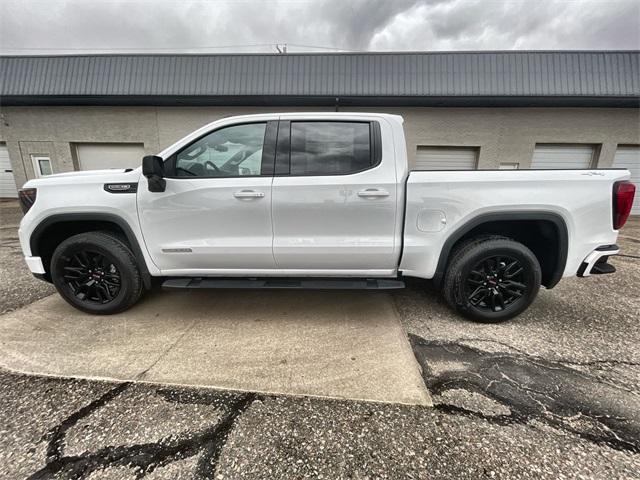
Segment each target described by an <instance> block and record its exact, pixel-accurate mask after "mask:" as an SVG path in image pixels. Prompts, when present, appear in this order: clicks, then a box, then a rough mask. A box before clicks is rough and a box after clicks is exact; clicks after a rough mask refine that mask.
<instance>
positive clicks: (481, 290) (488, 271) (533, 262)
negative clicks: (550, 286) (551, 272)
mask: <svg viewBox="0 0 640 480" xmlns="http://www.w3.org/2000/svg"><path fill="white" fill-rule="evenodd" d="M541 276H542V272H541V270H540V263H539V262H538V259H537V258H536V256H535V255H534V254H533V252H532V251H531V250H529V249H528V248H527V247H526V246H524V245H523V244H521V243H519V242H516V241H514V240H511V239H508V238H505V237H498V236H484V237H480V238H477V239H473V240H471V241H468V242H466V243H464V244H462V245H461V246H460V247H459V248H458V249H456V250H455V251H454V252H453V254H452V258H451V260H450V263H449V266H448V268H447V272H446V274H445V278H444V285H443V291H444V292H443V293H444V296H445V299H446V300H447V303H448V304H449V305H450V306H451V307H452V308H454V309H455V310H456V311H458V312H459V313H461V314H462V315H463V316H465V317H467V318H469V319H471V320H474V321H477V322H483V323H498V322H503V321H505V320H508V319H510V318H513V317H515V316H517V315H519V314H521V313H522V312H523V311H525V310H526V309H527V307H529V305H531V302H533V300H534V299H535V298H536V296H537V295H538V291H539V290H540V281H541Z"/></svg>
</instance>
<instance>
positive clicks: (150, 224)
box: [138, 121, 277, 275]
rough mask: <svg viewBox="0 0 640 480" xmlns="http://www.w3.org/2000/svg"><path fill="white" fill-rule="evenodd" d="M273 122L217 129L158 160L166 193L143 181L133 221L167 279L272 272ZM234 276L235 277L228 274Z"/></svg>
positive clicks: (275, 126) (273, 263)
mask: <svg viewBox="0 0 640 480" xmlns="http://www.w3.org/2000/svg"><path fill="white" fill-rule="evenodd" d="M276 133H277V121H272V122H258V123H245V124H239V125H231V126H226V127H222V128H220V129H218V130H215V131H213V132H210V133H208V134H207V135H205V136H203V137H201V138H199V139H198V140H196V141H194V142H193V143H191V144H190V145H187V146H186V147H184V148H183V149H182V150H181V151H179V152H177V153H175V154H174V155H172V156H171V157H170V158H168V159H167V160H166V161H165V174H166V177H165V180H166V189H165V191H164V192H149V190H148V188H147V186H146V180H145V179H144V177H143V178H142V180H141V188H139V190H138V215H139V217H140V224H141V227H142V233H143V236H144V239H145V243H146V245H147V248H148V250H149V253H150V255H151V257H152V259H153V261H154V263H155V264H156V265H157V266H158V268H160V269H161V270H162V271H163V273H165V274H167V275H179V274H198V273H203V274H206V273H221V274H224V273H225V272H228V273H230V274H231V273H242V272H241V271H242V270H251V271H252V272H253V271H255V270H260V269H269V270H271V269H273V268H274V267H275V262H274V259H273V251H272V240H273V231H272V226H271V181H272V178H273V162H274V155H275V138H276ZM234 270H239V271H240V272H233V271H234Z"/></svg>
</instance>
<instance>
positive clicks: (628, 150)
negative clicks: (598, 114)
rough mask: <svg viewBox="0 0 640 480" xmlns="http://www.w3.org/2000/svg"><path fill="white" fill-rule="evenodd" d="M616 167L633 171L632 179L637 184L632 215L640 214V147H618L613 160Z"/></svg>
mask: <svg viewBox="0 0 640 480" xmlns="http://www.w3.org/2000/svg"><path fill="white" fill-rule="evenodd" d="M613 166H614V168H626V169H627V170H629V171H630V172H631V181H632V182H633V183H634V184H635V186H636V196H635V199H634V200H633V208H632V209H631V214H632V215H640V147H635V146H634V147H631V146H629V147H618V149H617V150H616V157H615V159H614V161H613Z"/></svg>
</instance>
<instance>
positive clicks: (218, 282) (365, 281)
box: [162, 277, 405, 290]
mask: <svg viewBox="0 0 640 480" xmlns="http://www.w3.org/2000/svg"><path fill="white" fill-rule="evenodd" d="M404 286H405V285H404V282H403V281H402V280H393V279H386V278H214V277H208V278H200V277H195V278H191V277H189V278H170V279H168V280H165V281H164V283H163V284H162V288H168V289H174V288H255V289H258V288H261V289H277V288H279V289H301V290H389V289H396V288H404Z"/></svg>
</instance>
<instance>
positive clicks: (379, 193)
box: [358, 188, 389, 197]
mask: <svg viewBox="0 0 640 480" xmlns="http://www.w3.org/2000/svg"><path fill="white" fill-rule="evenodd" d="M358 196H359V197H388V196H389V192H387V191H386V190H382V189H380V188H367V189H365V190H360V191H359V192H358Z"/></svg>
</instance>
